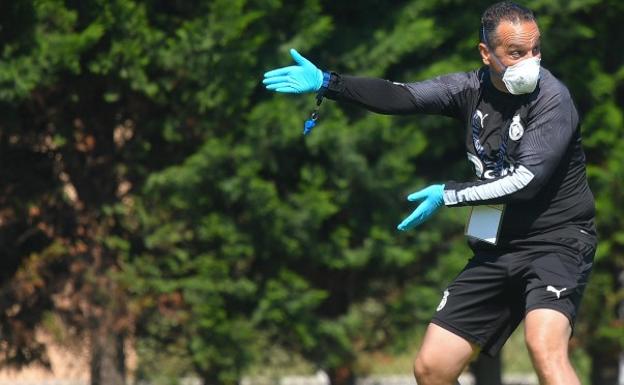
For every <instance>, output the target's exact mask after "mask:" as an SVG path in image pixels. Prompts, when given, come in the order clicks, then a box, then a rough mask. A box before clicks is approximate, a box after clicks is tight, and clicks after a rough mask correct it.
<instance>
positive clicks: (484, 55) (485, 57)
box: [479, 43, 490, 66]
mask: <svg viewBox="0 0 624 385" xmlns="http://www.w3.org/2000/svg"><path fill="white" fill-rule="evenodd" d="M479 54H481V60H482V61H483V64H485V65H487V66H489V65H490V50H489V49H488V47H487V46H486V45H485V43H479Z"/></svg>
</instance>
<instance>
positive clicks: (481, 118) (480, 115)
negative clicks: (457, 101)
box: [477, 110, 490, 128]
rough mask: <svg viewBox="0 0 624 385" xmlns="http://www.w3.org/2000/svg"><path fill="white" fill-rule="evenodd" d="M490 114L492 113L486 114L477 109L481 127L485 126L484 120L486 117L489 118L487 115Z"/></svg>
mask: <svg viewBox="0 0 624 385" xmlns="http://www.w3.org/2000/svg"><path fill="white" fill-rule="evenodd" d="M488 115H490V114H485V115H483V112H481V111H479V110H477V117H478V118H479V120H480V121H481V128H483V127H484V125H483V123H484V121H485V118H487V117H488Z"/></svg>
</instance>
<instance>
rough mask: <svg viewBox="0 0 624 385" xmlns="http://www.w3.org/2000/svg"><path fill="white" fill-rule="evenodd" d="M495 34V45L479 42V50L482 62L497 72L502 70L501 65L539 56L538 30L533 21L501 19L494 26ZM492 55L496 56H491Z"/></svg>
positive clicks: (509, 64)
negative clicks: (513, 21) (490, 45)
mask: <svg viewBox="0 0 624 385" xmlns="http://www.w3.org/2000/svg"><path fill="white" fill-rule="evenodd" d="M496 36H497V39H496V42H495V43H496V46H495V47H493V48H491V47H488V46H487V45H485V44H484V43H480V44H479V51H480V53H481V58H482V59H483V63H484V64H485V65H487V66H489V67H490V69H493V70H494V72H496V73H497V74H500V73H502V72H503V70H504V69H505V68H504V67H503V66H505V67H509V66H512V65H514V64H516V63H518V62H520V61H522V60H524V59H529V58H532V57H541V52H540V32H539V28H538V27H537V24H536V23H535V22H533V21H525V22H520V23H512V22H509V21H501V22H500V23H499V24H498V27H496ZM492 43H494V42H492ZM493 55H496V57H492V56H493ZM497 59H498V60H497Z"/></svg>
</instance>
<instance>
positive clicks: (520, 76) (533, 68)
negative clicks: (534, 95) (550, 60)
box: [490, 54, 541, 95]
mask: <svg viewBox="0 0 624 385" xmlns="http://www.w3.org/2000/svg"><path fill="white" fill-rule="evenodd" d="M490 56H493V57H495V58H496V61H497V62H498V64H500V65H501V67H504V68H505V69H504V70H503V76H502V80H503V83H505V87H507V91H509V93H511V94H513V95H521V94H530V93H531V92H533V91H535V88H536V87H537V81H538V80H539V72H540V60H541V59H540V58H538V57H532V58H529V59H524V60H522V61H520V62H518V63H516V64H514V65H512V66H509V67H505V66H504V65H503V63H501V62H500V60H498V58H497V57H496V55H494V54H492V55H490Z"/></svg>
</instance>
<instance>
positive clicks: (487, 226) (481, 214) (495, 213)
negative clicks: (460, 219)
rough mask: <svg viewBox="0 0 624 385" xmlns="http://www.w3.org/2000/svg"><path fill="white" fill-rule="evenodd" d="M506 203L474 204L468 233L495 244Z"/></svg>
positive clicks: (467, 227)
mask: <svg viewBox="0 0 624 385" xmlns="http://www.w3.org/2000/svg"><path fill="white" fill-rule="evenodd" d="M504 210H505V205H484V206H473V207H472V210H471V212H470V218H469V219H468V223H467V225H466V235H467V236H469V237H473V238H477V239H479V240H482V241H485V242H488V243H491V244H493V245H495V244H496V243H497V242H498V230H499V229H500V225H501V222H502V219H503V211H504Z"/></svg>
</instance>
